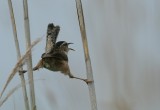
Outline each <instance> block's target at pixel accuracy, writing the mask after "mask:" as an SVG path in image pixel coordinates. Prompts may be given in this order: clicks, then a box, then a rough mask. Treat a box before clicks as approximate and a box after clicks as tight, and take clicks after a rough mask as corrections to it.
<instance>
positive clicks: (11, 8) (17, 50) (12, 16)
mask: <svg viewBox="0 0 160 110" xmlns="http://www.w3.org/2000/svg"><path fill="white" fill-rule="evenodd" d="M8 6H9V10H10V17H11V22H12V29H13V35H14V41H15V46H16V52H17V60H19V59H20V58H21V53H20V48H19V42H18V37H17V30H16V23H15V18H14V12H13V7H12V1H11V0H8ZM19 70H20V71H22V70H23V68H22V66H20V67H19ZM20 79H21V85H22V91H23V98H24V102H25V109H26V110H29V103H28V97H27V90H26V85H25V78H24V75H23V74H22V75H20Z"/></svg>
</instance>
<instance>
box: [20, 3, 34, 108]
mask: <svg viewBox="0 0 160 110" xmlns="http://www.w3.org/2000/svg"><path fill="white" fill-rule="evenodd" d="M23 9H24V28H25V38H26V49H28V48H29V47H30V45H31V39H30V25H29V16H28V2H27V0H23ZM27 70H28V78H29V80H30V84H29V89H30V99H31V101H30V102H31V110H36V102H35V91H34V81H33V71H32V56H31V54H30V55H29V57H28V61H27Z"/></svg>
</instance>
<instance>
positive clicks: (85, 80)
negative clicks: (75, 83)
mask: <svg viewBox="0 0 160 110" xmlns="http://www.w3.org/2000/svg"><path fill="white" fill-rule="evenodd" d="M69 77H70V78H75V79H79V80H82V81H84V82H86V83H87V84H88V83H92V82H93V81H92V80H88V79H83V78H79V77H75V76H73V75H72V74H69Z"/></svg>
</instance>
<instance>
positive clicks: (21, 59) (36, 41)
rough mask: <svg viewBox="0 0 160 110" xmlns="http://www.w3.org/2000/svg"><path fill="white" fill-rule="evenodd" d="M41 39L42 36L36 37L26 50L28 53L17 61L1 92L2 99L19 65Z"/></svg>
mask: <svg viewBox="0 0 160 110" xmlns="http://www.w3.org/2000/svg"><path fill="white" fill-rule="evenodd" d="M41 39H42V37H41V38H38V39H36V40H35V41H34V42H33V43H32V44H31V46H30V48H28V50H27V51H26V53H25V54H24V55H23V56H22V57H21V58H20V59H19V61H18V62H17V63H16V65H15V67H14V68H13V70H12V72H11V73H10V75H9V77H8V79H7V81H6V83H5V85H4V88H3V89H2V92H1V94H0V99H1V97H2V95H3V93H4V91H5V89H6V88H7V86H8V84H9V83H10V81H11V80H12V79H13V77H14V76H15V74H16V73H17V71H18V68H19V66H21V65H22V64H23V63H24V62H25V60H26V58H27V57H28V56H29V55H30V53H31V49H32V48H33V47H34V46H35V45H36V44H37V43H39V42H40V41H41Z"/></svg>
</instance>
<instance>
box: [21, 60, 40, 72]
mask: <svg viewBox="0 0 160 110" xmlns="http://www.w3.org/2000/svg"><path fill="white" fill-rule="evenodd" d="M39 68H43V63H42V59H41V60H40V61H39V62H38V63H37V65H36V66H35V67H34V68H33V69H32V70H33V71H36V70H38V69H39ZM19 72H20V75H21V74H24V73H26V72H27V70H22V71H19Z"/></svg>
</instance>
